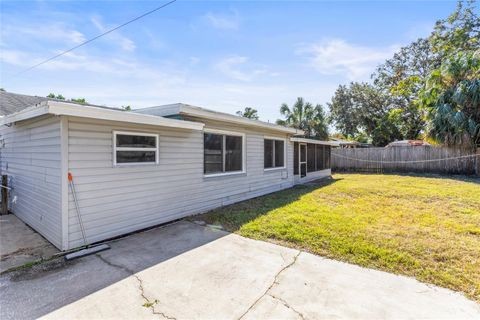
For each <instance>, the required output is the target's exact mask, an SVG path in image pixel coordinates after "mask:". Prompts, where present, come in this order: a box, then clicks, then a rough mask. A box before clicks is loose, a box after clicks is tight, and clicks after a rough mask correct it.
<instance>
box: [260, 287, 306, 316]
mask: <svg viewBox="0 0 480 320" xmlns="http://www.w3.org/2000/svg"><path fill="white" fill-rule="evenodd" d="M267 295H269V296H270V297H272V298H273V299H275V300H278V301H280V302H281V303H282V304H283V305H284V306H285V307H287V308H288V309H290V310H292V311H293V312H295V313H296V314H298V315H299V316H300V318H302V319H304V320H305V319H306V318H305V316H304V315H303V314H302V313H301V312H300V311H298V310H296V309H295V308H294V307H292V306H290V305H289V304H288V302H287V301H285V300H283V299H282V298H280V297H277V296H274V295H273V294H270V293H267Z"/></svg>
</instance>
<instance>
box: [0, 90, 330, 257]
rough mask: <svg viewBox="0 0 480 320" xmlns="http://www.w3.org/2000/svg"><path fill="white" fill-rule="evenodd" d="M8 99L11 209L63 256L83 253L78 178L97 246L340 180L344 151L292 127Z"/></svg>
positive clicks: (1, 150)
mask: <svg viewBox="0 0 480 320" xmlns="http://www.w3.org/2000/svg"><path fill="white" fill-rule="evenodd" d="M1 95H2V99H1V100H0V103H1V104H2V105H1V106H0V110H1V111H3V113H4V115H3V116H2V118H1V120H0V124H1V129H0V135H1V136H0V161H1V174H3V175H8V176H9V179H10V184H11V187H12V188H13V189H12V191H11V193H10V197H9V199H10V200H11V203H10V204H9V207H10V211H11V212H13V213H14V214H15V215H17V216H18V217H19V218H20V219H22V220H23V221H24V222H25V223H27V224H28V225H30V226H31V227H32V228H34V229H35V230H37V231H38V232H39V233H41V234H42V235H43V236H44V237H45V238H47V239H48V240H49V241H50V242H51V243H53V244H54V245H55V246H56V247H58V248H59V249H61V250H67V249H72V248H75V247H78V246H81V245H83V240H82V236H81V230H80V227H79V222H78V218H77V215H76V211H75V205H74V202H73V196H72V193H71V190H70V189H69V185H68V178H67V176H68V173H71V174H72V176H73V181H74V183H75V186H76V196H77V199H78V204H79V209H80V212H81V215H82V218H83V223H84V226H85V231H86V234H87V238H88V241H89V242H90V243H93V242H98V241H101V240H105V239H108V238H112V237H115V236H119V235H122V234H126V233H129V232H132V231H136V230H140V229H143V228H147V227H151V226H154V225H158V224H161V223H165V222H168V221H172V220H175V219H179V218H182V217H185V216H189V215H193V214H198V213H201V212H205V211H208V210H210V209H213V208H216V207H220V206H224V205H227V204H231V203H235V202H238V201H242V200H245V199H249V198H253V197H257V196H260V195H264V194H267V193H271V192H274V191H278V190H281V189H285V188H289V187H291V186H293V185H294V184H296V183H302V182H305V181H309V180H312V179H317V178H321V177H325V176H329V175H330V148H331V146H332V145H335V143H332V142H328V141H317V140H311V139H303V138H299V137H296V136H297V135H298V134H300V132H298V131H297V130H296V129H292V128H286V127H282V126H278V125H274V124H270V123H265V122H261V121H257V120H250V119H245V118H242V117H239V116H234V115H230V114H225V113H220V112H215V111H210V110H206V109H203V108H199V107H193V106H189V105H185V104H173V105H166V106H159V107H152V108H146V109H140V110H135V111H134V112H125V111H120V110H116V109H112V108H105V107H99V106H92V105H79V104H75V103H70V102H64V101H57V100H52V99H46V98H39V97H37V98H38V99H39V101H36V100H35V99H33V100H32V99H30V100H29V101H28V102H27V103H32V101H33V102H34V103H37V104H36V105H32V106H28V107H26V105H22V104H21V103H18V105H16V106H13V107H12V105H8V106H6V104H10V101H11V100H12V99H11V98H12V97H10V98H9V99H10V100H9V99H7V98H6V97H7V96H8V95H14V94H10V93H6V92H2V93H1ZM14 98H15V97H14ZM17 98H18V97H17ZM30 98H32V97H30ZM14 100H15V99H14ZM17 100H18V99H17ZM20 100H21V99H20ZM16 102H18V101H16ZM25 107H26V108H25ZM5 110H7V111H5ZM9 112H13V113H9Z"/></svg>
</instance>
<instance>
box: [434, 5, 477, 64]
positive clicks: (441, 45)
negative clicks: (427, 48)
mask: <svg viewBox="0 0 480 320" xmlns="http://www.w3.org/2000/svg"><path fill="white" fill-rule="evenodd" d="M478 10H479V8H477V3H476V2H475V1H474V0H469V1H459V2H458V4H457V9H456V10H455V11H454V12H453V13H452V14H451V15H450V16H449V17H448V18H447V19H442V20H438V21H437V22H436V24H435V28H434V31H433V32H432V34H431V36H430V38H429V40H430V43H431V46H432V51H433V52H434V53H436V54H438V55H439V56H440V60H444V59H445V58H448V57H452V56H454V55H456V54H458V53H461V52H474V51H476V50H478V49H479V48H480V17H479V15H478V12H479V11H478Z"/></svg>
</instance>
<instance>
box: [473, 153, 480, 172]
mask: <svg viewBox="0 0 480 320" xmlns="http://www.w3.org/2000/svg"><path fill="white" fill-rule="evenodd" d="M474 161H475V162H474V163H475V164H476V166H475V173H476V174H477V176H480V148H477V156H476V157H475V159H474Z"/></svg>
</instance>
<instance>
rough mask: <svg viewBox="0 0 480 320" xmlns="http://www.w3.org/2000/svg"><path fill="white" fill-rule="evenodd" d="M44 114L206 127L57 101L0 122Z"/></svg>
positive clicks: (181, 121)
mask: <svg viewBox="0 0 480 320" xmlns="http://www.w3.org/2000/svg"><path fill="white" fill-rule="evenodd" d="M44 114H52V115H65V116H72V117H81V118H90V119H99V120H110V121H120V122H128V123H136V124H145V125H152V126H161V127H171V128H181V129H191V130H202V129H203V127H204V124H203V123H200V122H192V121H183V120H175V119H167V118H163V117H159V116H153V115H147V114H139V113H135V112H127V111H117V110H110V109H103V108H98V107H89V106H82V105H77V104H70V103H66V102H57V101H48V102H47V103H46V104H45V105H40V106H36V107H32V108H27V109H24V110H22V111H20V112H17V113H14V114H11V115H9V116H6V117H5V118H4V119H1V120H0V122H1V124H6V123H12V122H16V121H21V120H26V119H30V118H34V117H38V116H41V115H44Z"/></svg>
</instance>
